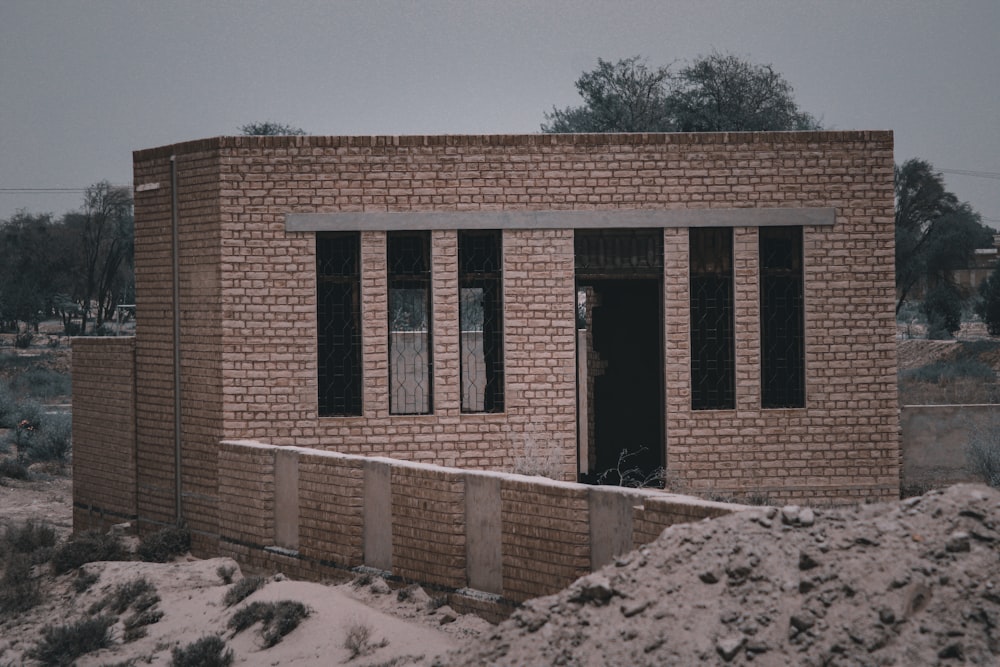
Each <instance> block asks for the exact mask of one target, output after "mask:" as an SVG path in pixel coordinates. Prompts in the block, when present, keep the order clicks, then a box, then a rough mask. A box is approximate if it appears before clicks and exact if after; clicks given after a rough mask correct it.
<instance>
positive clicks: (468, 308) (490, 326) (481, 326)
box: [458, 230, 504, 412]
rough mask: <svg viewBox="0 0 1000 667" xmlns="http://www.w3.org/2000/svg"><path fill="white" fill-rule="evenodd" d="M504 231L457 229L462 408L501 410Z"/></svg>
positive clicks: (483, 410) (463, 409)
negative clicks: (502, 247) (502, 251)
mask: <svg viewBox="0 0 1000 667" xmlns="http://www.w3.org/2000/svg"><path fill="white" fill-rule="evenodd" d="M501 239H502V236H501V233H500V231H499V230H490V231H460V232H459V233H458V290H459V305H458V319H459V328H460V329H461V334H460V335H461V344H460V345H461V374H462V412H503V409H504V405H503V389H504V387H503V385H504V378H503V296H502V292H503V268H502V265H501V261H502V260H501V253H500V247H501Z"/></svg>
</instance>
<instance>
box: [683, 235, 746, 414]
mask: <svg viewBox="0 0 1000 667" xmlns="http://www.w3.org/2000/svg"><path fill="white" fill-rule="evenodd" d="M689 253H690V269H691V408H692V409H694V410H730V409H732V408H734V407H736V364H735V356H736V352H735V341H734V336H733V326H734V325H733V230H732V228H728V227H725V228H722V227H720V228H713V227H694V228H691V229H690V230H689Z"/></svg>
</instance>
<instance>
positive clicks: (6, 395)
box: [0, 379, 17, 428]
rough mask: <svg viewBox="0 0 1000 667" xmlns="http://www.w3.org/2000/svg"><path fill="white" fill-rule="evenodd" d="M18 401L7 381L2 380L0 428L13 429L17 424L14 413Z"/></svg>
mask: <svg viewBox="0 0 1000 667" xmlns="http://www.w3.org/2000/svg"><path fill="white" fill-rule="evenodd" d="M16 410H17V399H16V398H14V392H13V391H11V388H10V385H9V384H8V383H7V381H6V380H2V379H0V428H11V427H12V426H14V424H15V423H16V422H15V421H14V413H15V411H16Z"/></svg>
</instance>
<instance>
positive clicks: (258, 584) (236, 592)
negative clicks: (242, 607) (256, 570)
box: [222, 577, 267, 607]
mask: <svg viewBox="0 0 1000 667" xmlns="http://www.w3.org/2000/svg"><path fill="white" fill-rule="evenodd" d="M266 581H267V580H266V579H264V577H243V578H242V579H240V580H239V581H237V582H236V583H235V584H233V586H232V588H230V589H229V590H228V591H226V595H225V596H224V597H223V598H222V603H223V604H224V605H226V606H227V607H232V606H233V605H234V604H239V603H240V602H243V601H244V600H246V599H247V598H248V597H250V596H251V595H253V594H254V593H256V592H257V591H258V590H260V589H261V588H263V587H264V584H265V583H266Z"/></svg>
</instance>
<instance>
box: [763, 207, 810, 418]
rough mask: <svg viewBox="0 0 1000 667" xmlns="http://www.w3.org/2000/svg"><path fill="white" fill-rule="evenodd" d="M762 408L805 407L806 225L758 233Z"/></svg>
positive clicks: (769, 228) (765, 230)
mask: <svg viewBox="0 0 1000 667" xmlns="http://www.w3.org/2000/svg"><path fill="white" fill-rule="evenodd" d="M758 238H759V253H760V255H759V256H760V320H761V327H760V328H761V407H763V408H800V407H804V406H805V321H804V313H803V309H804V305H803V280H802V228H801V227H762V228H761V229H760V232H759V237H758Z"/></svg>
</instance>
